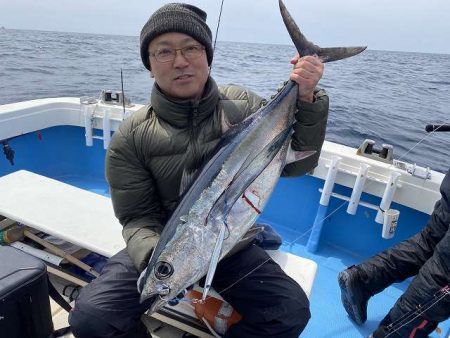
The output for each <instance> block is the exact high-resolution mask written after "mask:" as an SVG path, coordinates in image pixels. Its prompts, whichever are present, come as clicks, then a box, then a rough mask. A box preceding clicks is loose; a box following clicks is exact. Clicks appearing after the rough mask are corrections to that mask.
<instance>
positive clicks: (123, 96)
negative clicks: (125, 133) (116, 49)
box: [120, 68, 125, 117]
mask: <svg viewBox="0 0 450 338" xmlns="http://www.w3.org/2000/svg"><path fill="white" fill-rule="evenodd" d="M120 84H121V85H122V107H123V116H124V117H125V92H124V91H123V75H122V68H120Z"/></svg>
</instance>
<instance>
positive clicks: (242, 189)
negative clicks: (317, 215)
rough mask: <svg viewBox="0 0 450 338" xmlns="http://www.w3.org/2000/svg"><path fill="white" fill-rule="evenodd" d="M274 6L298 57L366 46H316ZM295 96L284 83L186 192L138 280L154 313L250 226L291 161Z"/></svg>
mask: <svg viewBox="0 0 450 338" xmlns="http://www.w3.org/2000/svg"><path fill="white" fill-rule="evenodd" d="M279 4H280V10H281V14H282V16H283V20H284V22H285V24H286V27H287V29H288V31H289V33H290V35H291V38H292V39H293V41H294V44H295V46H296V48H297V50H298V52H299V53H300V55H317V56H318V57H320V58H321V59H322V60H323V62H327V61H334V60H338V59H342V58H345V57H349V56H353V55H355V54H358V53H360V52H361V51H363V50H364V49H365V47H363V48H361V47H356V48H329V49H327V48H320V47H318V46H315V45H313V44H312V43H310V42H309V41H307V40H306V39H305V37H304V36H303V35H302V34H301V33H300V31H299V29H298V27H297V25H296V24H295V22H293V20H292V18H291V17H290V15H289V13H288V12H287V10H286V8H285V7H284V5H283V3H282V2H281V0H280V1H279ZM297 95H298V89H297V86H296V84H295V83H293V82H291V81H289V82H288V83H287V84H286V85H285V86H284V87H283V88H282V90H281V91H280V92H279V93H278V94H277V95H276V97H275V98H274V99H273V100H272V101H270V102H269V103H268V104H267V105H266V106H264V107H262V108H261V109H259V110H258V111H257V112H256V113H255V114H253V115H252V116H250V117H248V118H247V119H246V120H244V121H243V122H242V123H240V124H239V125H237V126H236V127H234V128H233V129H231V130H229V131H228V132H227V133H226V134H225V135H224V137H223V138H222V140H221V141H220V143H219V144H218V146H217V148H216V150H215V152H214V155H213V156H212V158H211V159H210V160H209V161H208V162H207V163H206V165H205V166H204V167H203V168H202V170H201V172H200V174H199V175H198V176H197V179H196V180H195V181H194V182H193V183H192V185H191V186H190V188H189V189H188V190H187V192H186V193H185V194H184V196H183V198H182V200H181V202H180V204H179V205H178V207H177V208H176V210H175V211H174V213H173V214H172V216H171V218H170V219H169V221H168V222H167V224H166V225H165V227H164V230H163V232H162V234H161V237H160V240H159V242H158V245H157V246H156V248H155V249H154V251H153V254H152V256H151V258H150V262H149V264H148V267H147V269H146V270H145V271H144V272H143V274H142V275H141V278H140V279H139V282H138V288H139V290H140V291H141V301H145V300H147V299H149V298H153V301H151V307H150V312H154V311H157V310H158V309H159V308H161V307H162V306H163V305H164V304H166V303H167V302H168V301H169V300H171V299H173V298H175V297H176V296H177V295H178V294H179V293H180V292H181V291H182V290H184V289H185V288H187V287H189V286H190V285H192V284H194V283H195V282H197V281H198V280H199V279H200V278H202V277H203V276H205V275H206V273H207V272H208V277H209V278H207V287H208V286H209V284H210V281H211V279H212V275H213V273H214V270H215V265H216V264H217V260H218V259H220V258H222V257H224V256H225V255H226V254H227V253H228V252H229V251H230V250H231V249H232V248H233V247H234V246H235V245H236V243H238V242H239V241H240V240H241V239H242V238H243V236H244V235H245V234H246V233H247V231H248V230H249V229H250V228H251V226H252V225H253V224H254V222H255V220H256V218H257V217H258V215H259V214H260V212H261V210H262V209H263V208H264V206H265V205H266V203H267V201H268V199H269V196H270V194H271V193H272V191H273V189H274V187H275V185H276V183H277V181H278V179H279V177H280V174H281V171H282V169H283V167H284V166H285V164H286V163H288V162H289V161H290V160H289V159H288V157H287V154H288V150H289V148H290V139H291V134H292V126H293V124H294V114H295V112H296V103H297ZM289 153H290V154H291V153H293V152H289ZM309 155H311V152H309V153H301V154H294V155H293V156H292V160H293V161H295V160H301V159H302V158H305V157H307V156H309ZM289 157H291V156H289Z"/></svg>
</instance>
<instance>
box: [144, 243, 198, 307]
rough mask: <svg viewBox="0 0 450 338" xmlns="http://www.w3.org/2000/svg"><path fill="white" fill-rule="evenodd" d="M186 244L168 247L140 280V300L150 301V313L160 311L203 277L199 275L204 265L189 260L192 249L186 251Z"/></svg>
mask: <svg viewBox="0 0 450 338" xmlns="http://www.w3.org/2000/svg"><path fill="white" fill-rule="evenodd" d="M186 244H187V247H184V248H181V247H171V248H167V249H166V250H164V251H163V252H162V253H161V255H160V256H159V257H158V259H157V260H156V262H155V264H153V265H152V266H148V267H147V271H146V274H145V277H144V278H143V279H142V281H140V290H141V298H140V300H141V303H143V302H146V303H147V302H148V304H149V311H150V313H153V312H156V311H158V310H159V309H160V308H162V307H163V306H164V305H165V304H166V303H167V302H169V301H170V300H172V299H174V298H176V297H177V296H178V295H179V294H180V292H182V291H183V290H185V289H186V288H187V287H189V286H191V285H192V284H194V283H195V282H196V281H197V279H199V278H200V277H201V276H200V277H198V276H199V273H200V272H199V269H201V268H202V266H201V264H195V262H190V261H189V259H188V257H189V254H188V253H189V252H192V251H186V249H188V247H189V244H188V243H186ZM183 252H185V253H186V254H183ZM191 257H192V256H191Z"/></svg>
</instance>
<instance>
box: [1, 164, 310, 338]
mask: <svg viewBox="0 0 450 338" xmlns="http://www.w3.org/2000/svg"><path fill="white" fill-rule="evenodd" d="M0 215H2V216H4V217H6V218H7V219H10V220H12V221H16V222H19V223H21V224H24V225H26V226H28V227H30V228H33V229H36V230H40V231H43V232H45V233H47V234H49V235H53V236H55V237H58V238H61V239H63V240H65V241H68V242H71V243H73V244H76V245H78V246H80V247H82V248H85V249H88V250H90V251H93V252H96V253H98V254H101V255H104V256H106V257H111V256H112V255H114V254H115V253H117V252H118V251H120V250H121V249H123V248H124V247H125V244H124V241H123V238H122V234H121V229H122V226H121V225H120V223H119V222H118V220H117V219H116V217H115V215H114V212H113V209H112V205H111V200H110V199H109V198H107V197H105V196H101V195H98V194H95V193H93V192H90V191H86V190H83V189H80V188H76V187H74V186H71V185H69V184H66V183H62V182H60V181H57V180H54V179H51V178H48V177H45V176H42V175H38V174H35V173H32V172H29V171H26V170H19V171H16V172H14V173H11V174H9V175H5V176H3V177H0ZM0 230H1V229H0ZM269 254H270V255H271V256H272V258H273V259H274V260H275V261H276V262H277V263H278V264H279V265H280V266H281V267H282V268H283V270H284V271H285V272H286V273H287V274H288V275H289V276H291V277H292V278H293V279H294V280H296V281H297V282H298V283H299V284H300V285H301V286H302V288H303V290H304V291H305V293H306V294H307V295H308V297H309V296H310V293H311V289H312V286H313V283H314V278H315V275H316V270H317V264H316V263H315V262H314V261H312V260H309V259H305V258H302V257H298V256H295V255H292V254H289V253H285V252H281V251H269ZM0 259H1V257H0ZM180 308H181V307H180V306H175V307H169V306H167V307H166V310H167V311H161V312H160V313H158V314H154V317H155V318H157V319H159V320H162V321H164V322H167V323H169V324H171V325H174V326H176V327H178V328H180V329H182V330H185V331H187V332H190V333H193V334H196V335H198V336H200V337H209V335H208V334H206V333H205V332H202V330H201V328H200V326H201V325H194V322H195V314H194V313H193V312H192V310H191V311H190V313H187V312H189V310H186V309H180ZM177 309H178V310H177ZM183 316H184V317H191V318H182V317H183ZM197 326H198V327H197ZM193 327H194V328H193Z"/></svg>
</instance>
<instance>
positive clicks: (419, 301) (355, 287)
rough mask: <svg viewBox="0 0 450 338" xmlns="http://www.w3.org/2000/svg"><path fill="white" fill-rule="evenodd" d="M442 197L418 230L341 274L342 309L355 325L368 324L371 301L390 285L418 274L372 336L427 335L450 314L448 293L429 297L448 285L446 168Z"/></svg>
mask: <svg viewBox="0 0 450 338" xmlns="http://www.w3.org/2000/svg"><path fill="white" fill-rule="evenodd" d="M441 195H442V198H441V200H440V201H438V202H437V203H436V205H435V207H434V210H433V213H432V214H431V218H430V220H429V221H428V224H427V225H426V226H425V227H424V228H423V230H422V231H421V232H419V233H418V234H416V235H415V236H413V237H411V238H410V239H408V240H405V241H403V242H400V243H398V244H397V245H395V246H394V247H392V248H390V249H387V250H385V251H383V252H381V253H379V254H378V255H376V256H374V257H372V258H370V259H368V260H367V261H365V262H363V263H362V264H359V265H357V266H352V267H350V268H348V269H347V270H344V271H342V272H341V273H340V274H339V277H338V279H339V285H340V287H341V296H342V302H343V304H344V307H345V310H346V311H347V313H348V315H349V316H350V318H351V319H352V320H353V321H355V322H356V323H357V324H359V325H361V324H363V323H364V322H365V321H366V320H367V303H368V301H369V299H370V297H372V296H373V295H375V294H377V293H379V292H381V291H382V290H383V289H385V288H387V287H388V286H389V285H391V284H392V283H395V282H401V281H402V280H404V279H406V278H408V277H411V276H415V275H416V276H415V277H414V279H413V280H412V282H411V284H410V285H409V286H408V289H407V290H406V291H405V293H404V294H403V295H402V296H401V297H400V298H399V299H398V300H397V302H396V303H395V305H394V307H393V308H392V309H391V310H390V311H389V313H388V314H387V315H386V317H385V318H384V319H383V320H382V321H381V323H380V326H379V328H378V329H377V330H376V331H375V332H374V333H373V334H372V336H373V337H374V338H381V337H387V336H389V337H392V338H398V337H410V338H413V337H414V338H421V337H428V335H429V334H430V333H431V332H433V331H434V329H435V328H436V327H437V324H438V323H439V322H441V321H444V320H446V319H447V318H449V316H450V295H448V292H449V291H448V290H447V295H446V296H445V293H443V294H442V295H443V298H442V299H440V300H439V301H437V300H438V298H439V297H436V299H434V300H433V298H434V297H433V296H434V295H436V294H438V295H439V294H440V290H442V289H443V288H445V287H446V286H448V285H449V283H450V230H449V225H450V170H449V171H448V172H447V174H446V175H445V177H444V180H443V181H442V184H441ZM429 301H430V304H433V306H432V307H430V308H429V309H427V310H426V308H427V307H426V306H423V307H422V311H419V312H417V313H415V314H412V315H411V316H410V317H409V318H407V319H406V320H403V319H405V316H406V315H407V314H408V313H410V312H411V311H414V310H417V307H418V306H419V305H425V304H426V303H428V302H429ZM435 301H436V302H435ZM434 302H435V303H434ZM425 310H426V311H425ZM400 321H401V323H400ZM397 324H398V325H397ZM394 325H395V327H394ZM397 328H398V330H396V329H397Z"/></svg>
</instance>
